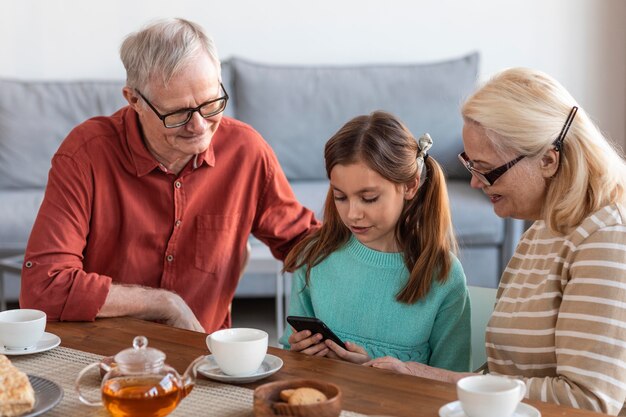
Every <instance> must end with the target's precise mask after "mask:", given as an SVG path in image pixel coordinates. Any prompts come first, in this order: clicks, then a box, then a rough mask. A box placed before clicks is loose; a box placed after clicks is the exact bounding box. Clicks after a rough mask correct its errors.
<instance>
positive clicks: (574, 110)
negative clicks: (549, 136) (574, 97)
mask: <svg viewBox="0 0 626 417" xmlns="http://www.w3.org/2000/svg"><path fill="white" fill-rule="evenodd" d="M577 112H578V107H577V106H574V107H572V110H570V112H569V115H568V116H567V120H565V124H564V125H563V128H562V129H561V133H559V136H558V137H557V138H556V140H555V141H554V142H552V145H554V150H555V151H557V152H561V148H562V147H563V141H564V140H565V135H567V132H568V131H569V128H570V126H571V125H572V122H573V121H574V117H575V116H576V113H577Z"/></svg>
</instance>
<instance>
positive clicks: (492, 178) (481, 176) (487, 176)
mask: <svg viewBox="0 0 626 417" xmlns="http://www.w3.org/2000/svg"><path fill="white" fill-rule="evenodd" d="M458 157H459V161H461V163H462V164H463V166H464V167H465V168H466V169H467V170H468V171H469V172H470V174H472V175H473V176H475V177H476V178H477V179H478V180H479V181H480V182H482V183H483V184H485V185H489V186H491V185H493V184H494V183H495V182H496V180H497V179H498V178H500V177H501V176H502V175H504V173H505V172H507V171H508V170H509V169H511V168H512V167H513V166H514V165H515V164H517V163H518V162H519V161H521V160H522V159H524V158H525V157H526V155H520V156H518V157H517V158H515V159H513V160H512V161H509V162H507V163H506V164H504V165H501V166H499V167H497V168H495V169H492V170H491V171H489V172H480V171H479V170H477V169H476V168H474V163H473V162H472V161H471V160H470V159H469V158H468V157H467V154H466V153H465V152H461V153H460V154H459V155H458Z"/></svg>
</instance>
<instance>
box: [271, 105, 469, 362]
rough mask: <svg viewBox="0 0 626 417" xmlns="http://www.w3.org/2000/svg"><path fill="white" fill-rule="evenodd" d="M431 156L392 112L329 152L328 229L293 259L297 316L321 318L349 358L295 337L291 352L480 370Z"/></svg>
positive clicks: (316, 339) (347, 134)
mask: <svg viewBox="0 0 626 417" xmlns="http://www.w3.org/2000/svg"><path fill="white" fill-rule="evenodd" d="M431 145H432V140H431V139H430V137H429V136H428V135H424V136H423V137H422V138H420V140H419V143H418V142H417V141H416V140H415V139H414V138H413V136H412V134H411V132H409V130H408V129H407V128H406V127H405V126H404V125H403V124H402V122H400V121H399V120H398V119H397V118H396V117H394V116H393V115H391V114H388V113H385V112H381V111H377V112H374V113H372V114H370V115H367V116H359V117H356V118H354V119H352V120H351V121H349V122H348V123H347V124H345V125H344V126H343V127H342V128H341V129H340V130H339V131H338V132H337V133H336V134H335V135H334V136H333V137H332V138H331V139H330V140H329V141H328V142H327V143H326V147H325V150H324V158H325V161H326V172H327V175H328V178H329V179H330V189H329V191H328V195H327V198H326V204H325V209H324V223H323V226H322V227H321V229H319V230H318V231H316V232H315V233H313V234H312V235H310V236H309V237H307V238H305V239H304V240H302V241H301V242H300V243H299V244H298V245H297V246H296V247H294V249H293V250H292V251H291V253H290V254H289V255H288V256H287V259H286V260H285V270H286V271H289V272H294V271H295V272H294V276H293V285H292V292H291V303H290V306H289V314H290V315H295V316H308V317H317V318H319V319H321V320H322V321H324V322H325V323H326V325H327V326H328V327H329V328H330V329H331V330H333V332H334V333H335V334H336V335H337V336H339V338H340V339H341V340H343V341H344V342H345V345H346V348H347V349H343V348H341V347H340V346H339V345H337V344H336V343H334V342H332V341H330V340H325V341H322V340H321V339H322V336H321V335H320V334H311V332H310V331H308V330H304V331H300V332H294V331H293V330H292V329H291V328H290V327H289V328H287V329H286V331H285V335H284V336H283V337H282V338H281V343H282V344H283V345H285V346H286V347H287V348H290V349H291V350H294V351H300V352H303V353H305V354H308V355H319V356H327V357H332V358H341V359H344V360H347V361H351V362H355V363H364V362H367V361H368V360H370V359H374V358H378V357H382V356H392V357H395V358H398V359H401V360H403V361H407V360H410V361H416V362H421V363H425V364H429V365H431V366H437V367H443V368H446V369H450V370H458V371H467V370H468V369H469V364H470V303H469V296H468V291H467V287H466V284H465V275H464V273H463V269H462V268H461V264H460V263H459V261H458V260H457V259H456V257H455V256H454V255H453V254H452V253H451V251H452V250H454V249H455V248H456V242H455V239H454V235H453V231H452V224H451V219H450V217H451V216H450V208H449V205H448V195H447V189H446V184H445V180H444V176H443V172H442V171H441V168H440V166H439V164H438V163H437V162H436V161H435V160H434V159H433V158H432V157H429V156H428V153H427V152H428V149H429V148H430V146H431Z"/></svg>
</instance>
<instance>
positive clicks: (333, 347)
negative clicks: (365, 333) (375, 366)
mask: <svg viewBox="0 0 626 417" xmlns="http://www.w3.org/2000/svg"><path fill="white" fill-rule="evenodd" d="M324 342H325V343H326V346H327V347H328V348H329V349H330V352H328V354H327V355H326V356H327V357H329V358H339V359H343V360H344V361H348V362H352V363H358V364H361V363H364V362H367V361H369V360H370V357H369V355H368V354H367V352H366V351H365V349H363V348H362V347H361V346H359V345H357V344H356V343H352V342H345V343H344V344H345V345H346V348H347V350H346V349H344V348H342V347H341V346H339V345H338V344H337V343H335V342H333V341H332V340H330V339H326V340H325V341H324Z"/></svg>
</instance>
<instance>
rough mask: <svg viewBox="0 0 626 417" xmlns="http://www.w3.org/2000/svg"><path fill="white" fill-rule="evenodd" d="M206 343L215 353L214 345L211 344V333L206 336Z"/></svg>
mask: <svg viewBox="0 0 626 417" xmlns="http://www.w3.org/2000/svg"><path fill="white" fill-rule="evenodd" d="M206 345H207V346H208V347H209V350H210V351H211V353H213V347H212V346H211V335H208V336H207V337H206Z"/></svg>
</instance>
